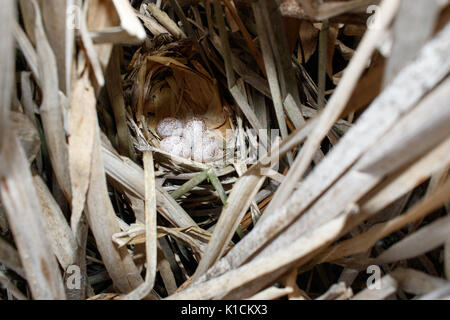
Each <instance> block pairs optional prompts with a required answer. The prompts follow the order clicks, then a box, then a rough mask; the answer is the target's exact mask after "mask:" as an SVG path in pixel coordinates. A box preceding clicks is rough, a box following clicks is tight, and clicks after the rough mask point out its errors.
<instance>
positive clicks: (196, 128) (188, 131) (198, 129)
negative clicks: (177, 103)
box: [183, 117, 206, 146]
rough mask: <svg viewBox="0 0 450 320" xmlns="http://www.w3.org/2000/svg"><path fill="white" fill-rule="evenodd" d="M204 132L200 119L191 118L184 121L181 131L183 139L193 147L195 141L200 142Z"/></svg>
mask: <svg viewBox="0 0 450 320" xmlns="http://www.w3.org/2000/svg"><path fill="white" fill-rule="evenodd" d="M205 131H206V124H205V121H204V120H203V119H202V118H198V117H193V118H190V119H189V120H187V121H186V124H185V126H184V130H183V137H185V138H186V139H187V140H188V142H189V143H190V144H191V146H193V145H194V144H195V143H196V141H200V140H201V139H202V137H203V135H204V133H205Z"/></svg>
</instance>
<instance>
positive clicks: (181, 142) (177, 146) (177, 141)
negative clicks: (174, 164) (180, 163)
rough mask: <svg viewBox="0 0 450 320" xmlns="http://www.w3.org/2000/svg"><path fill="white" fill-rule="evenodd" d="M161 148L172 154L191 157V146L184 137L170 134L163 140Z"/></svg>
mask: <svg viewBox="0 0 450 320" xmlns="http://www.w3.org/2000/svg"><path fill="white" fill-rule="evenodd" d="M161 149H162V150H164V151H166V152H167V153H170V154H172V155H175V156H178V157H183V158H186V159H189V158H190V157H191V146H190V144H189V143H188V141H187V140H186V139H185V138H184V137H178V136H170V137H167V138H164V139H163V140H161Z"/></svg>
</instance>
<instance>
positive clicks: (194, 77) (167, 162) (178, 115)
mask: <svg viewBox="0 0 450 320" xmlns="http://www.w3.org/2000/svg"><path fill="white" fill-rule="evenodd" d="M158 40H159V41H152V42H151V45H150V46H149V45H148V43H144V45H143V46H142V47H139V48H138V49H137V50H136V51H135V52H134V54H133V56H132V58H131V62H130V64H129V66H128V72H127V74H126V75H125V81H124V92H126V93H128V95H126V98H128V101H127V102H128V105H130V106H131V110H132V113H133V115H132V116H130V117H129V118H130V120H131V121H129V124H130V129H131V131H132V132H134V133H135V136H136V137H137V139H136V143H137V149H139V150H143V149H151V150H153V151H154V152H155V154H156V155H155V159H156V161H157V163H160V164H161V165H162V166H164V167H166V168H169V169H171V170H173V171H177V172H192V171H201V170H205V169H208V168H210V167H215V168H220V167H224V166H226V165H227V164H229V162H230V160H229V159H230V154H231V155H233V154H232V151H231V152H228V157H225V154H227V153H226V152H224V151H225V150H227V148H228V149H230V150H232V149H233V147H232V146H234V138H235V135H234V132H235V130H234V124H233V123H234V120H233V115H234V112H233V111H232V106H231V105H230V104H229V102H227V101H226V99H224V98H223V97H222V96H221V94H220V92H221V90H220V88H219V83H218V82H217V80H216V79H214V78H213V77H212V76H211V75H210V73H209V72H208V71H207V70H206V68H205V67H204V66H203V64H202V63H201V59H200V58H199V54H198V52H197V50H196V49H195V47H194V46H193V44H192V42H191V41H189V40H186V39H181V40H173V39H172V38H171V37H169V38H167V37H164V36H163V37H159V39H158ZM171 123H172V125H173V124H174V123H176V124H175V127H173V126H171ZM193 123H194V124H195V123H198V125H199V126H201V127H202V128H192V124H193ZM158 126H159V129H158ZM177 126H178V127H177ZM179 126H181V129H183V128H184V127H185V129H184V132H183V131H181V132H178V131H177V128H179ZM164 127H165V128H164ZM189 128H191V130H190V131H192V132H189ZM161 129H163V130H162V131H161ZM164 129H165V130H166V131H168V132H169V133H164V132H163V131H164ZM193 130H194V131H196V130H200V131H205V132H204V133H203V134H201V135H200V136H199V135H198V134H197V135H196V137H195V138H194V139H192V137H191V138H189V136H192V135H193V134H194V132H193ZM138 131H140V132H138ZM193 140H195V141H193ZM227 146H228V147H227ZM230 146H231V148H230ZM208 150H209V151H210V152H208ZM227 158H228V160H227ZM231 158H232V157H231Z"/></svg>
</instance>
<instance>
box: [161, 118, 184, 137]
mask: <svg viewBox="0 0 450 320" xmlns="http://www.w3.org/2000/svg"><path fill="white" fill-rule="evenodd" d="M156 132H157V133H158V135H159V136H160V137H161V138H163V139H164V138H167V137H170V136H181V135H182V134H183V123H182V122H181V121H180V120H178V119H176V118H164V119H162V120H161V121H160V122H159V123H158V125H157V126H156Z"/></svg>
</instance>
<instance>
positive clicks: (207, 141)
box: [191, 134, 219, 162]
mask: <svg viewBox="0 0 450 320" xmlns="http://www.w3.org/2000/svg"><path fill="white" fill-rule="evenodd" d="M218 153H219V144H218V142H217V140H216V139H214V138H213V137H209V136H207V135H206V134H204V135H203V137H202V139H201V140H199V141H197V140H196V141H194V144H193V145H192V151H191V154H192V159H193V160H195V161H198V162H209V161H211V160H213V159H214V158H215V157H216V156H217V155H218Z"/></svg>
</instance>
